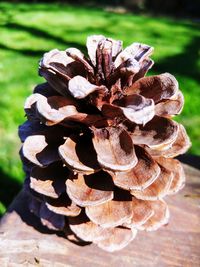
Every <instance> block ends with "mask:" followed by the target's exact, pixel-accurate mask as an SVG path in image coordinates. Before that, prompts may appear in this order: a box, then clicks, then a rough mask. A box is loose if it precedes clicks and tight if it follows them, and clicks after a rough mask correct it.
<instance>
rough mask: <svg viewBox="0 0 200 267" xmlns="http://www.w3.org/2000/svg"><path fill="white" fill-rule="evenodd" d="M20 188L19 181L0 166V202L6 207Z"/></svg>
mask: <svg viewBox="0 0 200 267" xmlns="http://www.w3.org/2000/svg"><path fill="white" fill-rule="evenodd" d="M21 188H22V185H21V183H19V182H17V181H16V180H15V179H13V177H11V176H9V175H8V174H7V173H5V172H4V171H3V170H2V169H1V168H0V202H2V204H3V205H4V206H5V208H6V209H7V208H8V206H9V205H10V203H11V202H12V200H13V199H14V197H15V196H16V195H17V193H18V192H19V191H20V190H21Z"/></svg>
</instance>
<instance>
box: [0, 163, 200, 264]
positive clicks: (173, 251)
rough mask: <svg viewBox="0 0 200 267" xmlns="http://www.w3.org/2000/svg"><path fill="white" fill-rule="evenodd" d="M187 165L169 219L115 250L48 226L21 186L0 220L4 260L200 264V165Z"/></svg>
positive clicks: (1, 261) (171, 202) (0, 257)
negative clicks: (30, 207) (85, 242)
mask: <svg viewBox="0 0 200 267" xmlns="http://www.w3.org/2000/svg"><path fill="white" fill-rule="evenodd" d="M184 168H185V171H186V176H187V183H186V186H185V188H184V189H183V190H182V191H181V192H180V193H179V194H177V195H174V196H170V197H167V198H166V201H167V202H168V204H169V207H170V211H171V219H170V223H169V224H168V225H167V226H165V227H163V228H162V229H160V230H158V231H156V232H142V231H141V232H139V233H138V235H137V237H136V239H135V240H133V241H132V243H131V244H130V245H129V246H127V247H126V248H125V249H123V250H122V251H119V252H114V253H107V252H105V251H102V250H101V249H99V248H98V247H96V246H95V245H93V244H92V245H87V246H78V245H76V244H74V243H72V242H70V241H68V240H66V239H65V238H63V237H62V236H58V235H57V234H55V233H54V232H50V231H46V230H45V228H44V227H42V226H41V225H40V223H39V221H38V219H37V218H36V217H35V216H34V215H32V214H30V213H29V211H28V209H27V195H26V194H25V193H24V192H21V193H20V194H19V195H18V196H17V198H16V199H15V201H14V202H13V203H12V205H11V206H10V208H9V210H8V212H7V213H6V214H5V215H4V217H3V218H2V220H1V224H0V266H1V267H18V266H28V267H29V266H41V267H69V266H75V267H76V266H77V267H80V266H81V267H82V266H83V267H93V266H94V267H96V266H97V267H100V266H101V267H103V266H109V267H115V266H116V267H129V266H131V267H135V266H137V267H162V266H173V267H174V266H175V267H176V266H181V267H198V266H200V171H198V170H196V169H194V168H192V167H189V166H187V165H184Z"/></svg>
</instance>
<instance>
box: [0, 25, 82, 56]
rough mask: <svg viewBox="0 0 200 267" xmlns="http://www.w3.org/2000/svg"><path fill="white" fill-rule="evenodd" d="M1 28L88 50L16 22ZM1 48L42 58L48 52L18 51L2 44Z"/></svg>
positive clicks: (75, 43) (77, 44) (39, 50)
mask: <svg viewBox="0 0 200 267" xmlns="http://www.w3.org/2000/svg"><path fill="white" fill-rule="evenodd" d="M1 27H3V28H7V29H15V30H18V31H24V32H27V33H30V34H31V35H32V36H35V37H40V38H41V37H42V38H44V39H46V40H48V41H54V42H57V43H58V44H61V45H65V46H66V47H76V48H78V49H80V50H82V51H83V52H86V48H85V46H84V45H82V44H79V43H77V42H71V41H67V40H66V39H64V38H62V37H60V36H55V35H53V34H51V33H49V32H47V31H44V30H42V29H38V28H35V27H32V26H27V25H21V24H19V23H16V22H7V23H4V24H3V25H2V26H1ZM0 48H2V49H5V50H9V51H14V52H18V53H20V54H22V55H29V56H41V55H43V54H44V53H45V52H46V50H41V49H37V50H33V49H24V48H23V49H17V48H13V47H10V46H7V45H5V44H2V43H1V44H0Z"/></svg>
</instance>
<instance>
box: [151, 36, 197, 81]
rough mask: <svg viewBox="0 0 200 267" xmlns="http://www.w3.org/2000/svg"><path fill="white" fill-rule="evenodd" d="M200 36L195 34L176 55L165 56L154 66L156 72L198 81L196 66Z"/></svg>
mask: <svg viewBox="0 0 200 267" xmlns="http://www.w3.org/2000/svg"><path fill="white" fill-rule="evenodd" d="M199 47H200V36H195V37H194V38H193V39H192V41H191V42H190V43H189V44H188V45H187V46H186V47H185V49H184V51H183V52H182V53H180V54H178V55H175V56H171V57H166V58H164V59H163V60H160V61H159V62H158V64H157V65H155V66H154V70H155V71H156V72H166V71H167V72H170V73H175V74H178V75H181V76H185V77H190V78H193V79H195V80H196V81H200V72H199V67H198V57H199Z"/></svg>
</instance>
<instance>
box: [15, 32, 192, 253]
mask: <svg viewBox="0 0 200 267" xmlns="http://www.w3.org/2000/svg"><path fill="white" fill-rule="evenodd" d="M87 49H88V55H89V58H86V57H85V56H84V54H82V52H81V51H79V50H78V49H76V48H69V49H67V50H65V51H59V50H57V49H54V50H52V51H50V52H48V53H45V54H44V57H43V58H42V59H41V61H40V64H39V74H40V75H42V76H43V77H44V78H45V79H46V80H47V83H45V84H41V85H38V86H37V87H36V88H35V89H34V93H33V94H32V95H31V96H30V97H28V99H27V100H26V103H25V112H26V114H27V117H28V120H27V121H26V122H25V123H24V124H23V125H21V126H20V128H19V135H20V138H21V141H22V142H23V146H22V149H21V153H20V154H21V158H22V161H23V164H24V170H25V172H26V180H25V189H26V190H27V191H28V192H29V193H30V195H31V203H30V209H31V210H32V211H33V212H34V213H35V214H36V215H37V216H39V217H40V219H41V222H42V223H43V224H44V225H46V226H47V227H49V228H50V229H57V230H62V231H64V232H65V233H66V228H67V225H69V227H70V229H71V230H72V232H73V233H74V234H75V236H76V238H77V239H76V240H79V239H78V238H80V239H81V240H84V241H91V242H94V243H96V244H97V245H98V246H99V247H100V248H102V249H105V250H107V251H114V250H119V249H122V248H123V247H125V246H126V245H127V244H128V243H129V242H130V241H131V240H132V239H133V238H134V237H135V236H136V233H137V231H138V230H147V231H151V230H157V229H158V228H159V227H160V226H162V225H164V224H166V223H167V222H168V218H169V211H168V207H167V204H166V202H164V200H163V198H164V197H165V196H166V195H170V194H174V193H176V192H178V191H179V190H180V189H181V188H182V187H183V186H184V183H185V176H184V172H183V168H182V166H181V164H180V163H179V161H178V160H176V159H173V157H175V156H177V155H179V154H182V153H184V152H185V151H186V150H187V149H188V148H189V146H190V141H189V138H188V136H187V134H186V132H185V129H184V127H183V126H182V125H181V124H178V123H177V122H175V121H173V120H172V117H173V116H174V115H177V114H179V113H180V112H181V110H182V106H183V102H184V100H183V95H182V93H181V91H180V90H179V88H178V82H177V80H176V79H175V77H174V76H172V75H171V74H169V73H164V74H161V75H156V76H149V77H144V76H145V74H146V73H147V71H148V69H149V68H151V66H152V65H153V61H152V60H151V59H150V58H149V56H150V55H151V54H152V52H153V48H152V47H150V46H148V45H144V44H140V43H133V44H132V45H130V46H128V47H127V48H125V49H124V50H122V42H121V41H116V40H113V39H110V38H105V37H104V36H101V35H94V36H90V37H88V39H87ZM66 235H67V234H66Z"/></svg>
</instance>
